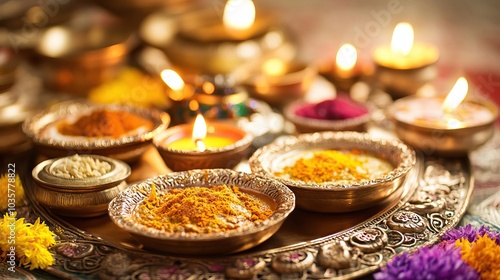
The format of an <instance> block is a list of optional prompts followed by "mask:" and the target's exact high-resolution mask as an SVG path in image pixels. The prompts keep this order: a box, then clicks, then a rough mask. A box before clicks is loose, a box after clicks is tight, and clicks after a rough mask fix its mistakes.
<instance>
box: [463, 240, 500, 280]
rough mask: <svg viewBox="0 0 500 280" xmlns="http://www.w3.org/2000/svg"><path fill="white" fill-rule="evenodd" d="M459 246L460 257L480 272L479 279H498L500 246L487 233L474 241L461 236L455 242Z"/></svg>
mask: <svg viewBox="0 0 500 280" xmlns="http://www.w3.org/2000/svg"><path fill="white" fill-rule="evenodd" d="M455 246H457V247H461V250H460V253H461V254H462V259H463V260H464V261H465V262H466V263H467V264H469V265H470V266H471V267H473V268H474V269H476V270H477V271H478V272H479V273H480V274H481V279H483V280H488V279H492V280H493V279H494V280H497V279H500V246H498V245H497V244H496V243H495V240H492V239H491V238H490V237H488V236H487V235H483V236H480V237H478V238H477V240H476V242H474V243H471V242H469V240H467V239H465V238H462V239H459V240H457V241H456V242H455Z"/></svg>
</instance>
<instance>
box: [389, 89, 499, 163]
mask: <svg viewBox="0 0 500 280" xmlns="http://www.w3.org/2000/svg"><path fill="white" fill-rule="evenodd" d="M415 98H417V97H405V98H402V99H400V100H398V101H396V102H395V103H394V104H393V105H391V107H390V108H389V109H388V117H389V118H390V119H391V120H392V121H393V123H394V126H395V133H396V135H397V136H398V138H399V139H401V140H402V141H404V142H406V143H408V145H410V146H412V147H414V148H415V149H418V150H420V151H422V152H424V153H425V154H426V155H431V154H437V155H441V156H447V157H461V156H465V155H467V153H469V152H471V151H473V150H475V149H477V148H479V147H480V146H482V145H483V144H485V143H486V142H487V141H488V140H489V139H491V138H492V137H493V134H494V132H495V121H496V119H497V118H498V107H497V106H496V104H495V103H493V102H492V101H489V100H487V99H476V100H469V101H468V102H472V103H476V104H480V105H482V106H484V107H486V108H487V109H488V110H490V111H491V113H492V116H493V117H492V118H491V120H490V121H488V122H486V123H484V124H481V125H476V126H466V127H460V128H437V127H428V126H425V125H419V124H414V123H410V122H407V121H404V120H401V119H398V118H396V117H395V112H396V110H397V109H398V107H399V106H400V105H403V104H404V102H407V101H411V100H412V99H415Z"/></svg>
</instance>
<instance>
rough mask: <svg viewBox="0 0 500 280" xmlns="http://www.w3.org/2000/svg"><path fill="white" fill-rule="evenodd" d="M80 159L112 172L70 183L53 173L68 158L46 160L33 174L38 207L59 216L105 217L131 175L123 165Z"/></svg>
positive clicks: (96, 157) (115, 161)
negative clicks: (107, 166)
mask: <svg viewBox="0 0 500 280" xmlns="http://www.w3.org/2000/svg"><path fill="white" fill-rule="evenodd" d="M81 157H92V158H94V159H99V160H100V161H102V162H107V163H108V164H110V166H111V170H110V171H109V172H108V173H106V174H104V175H102V176H97V177H86V178H81V179H80V178H71V179H70V178H64V177H60V176H57V175H55V174H54V173H53V172H52V170H53V169H54V168H55V167H56V166H57V165H58V164H61V162H63V161H64V160H66V159H67V157H64V158H57V159H49V160H45V161H43V162H41V163H39V164H38V165H37V166H36V167H35V168H33V170H32V177H33V179H34V181H35V182H36V185H35V187H34V194H35V198H36V200H37V201H38V203H40V204H41V205H42V206H44V207H47V208H48V209H50V210H52V211H54V212H55V213H57V214H59V215H62V216H69V217H95V216H100V215H103V214H106V212H107V211H108V204H109V202H110V201H111V200H112V199H113V198H115V197H116V196H117V195H118V194H119V193H120V192H121V191H122V190H124V189H126V188H127V183H126V182H125V179H126V178H128V176H129V175H130V172H131V171H130V167H129V166H128V165H127V164H126V163H124V162H122V161H118V160H114V159H111V158H107V157H103V156H98V155H81Z"/></svg>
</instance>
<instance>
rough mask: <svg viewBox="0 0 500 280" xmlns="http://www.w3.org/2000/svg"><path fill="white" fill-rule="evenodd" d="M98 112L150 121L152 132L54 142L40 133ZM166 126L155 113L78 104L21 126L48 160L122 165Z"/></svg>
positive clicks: (53, 109)
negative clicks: (106, 160)
mask: <svg viewBox="0 0 500 280" xmlns="http://www.w3.org/2000/svg"><path fill="white" fill-rule="evenodd" d="M100 109H109V110H115V111H125V112H129V113H134V114H136V115H138V116H142V117H144V118H145V119H147V120H150V121H151V122H152V123H153V128H152V129H149V130H147V131H140V132H138V133H136V134H131V135H124V136H122V137H118V138H111V137H81V136H74V137H64V138H58V137H48V136H46V135H43V133H42V132H43V130H44V129H46V128H47V127H48V126H49V125H54V124H56V123H57V122H58V121H60V120H64V119H68V118H71V117H75V116H78V115H86V114H90V113H92V112H93V111H95V110H100ZM169 122H170V117H169V115H168V114H166V113H164V112H161V111H159V110H153V109H145V108H139V107H134V106H127V105H118V104H113V105H98V104H91V103H82V102H63V103H59V104H56V105H54V106H52V107H51V108H48V109H46V110H44V111H42V112H39V113H38V114H35V115H33V116H32V117H30V118H28V119H26V121H25V122H24V123H23V131H24V133H25V134H26V135H27V137H28V138H29V139H30V140H31V141H32V142H33V143H34V145H35V147H36V148H37V150H38V152H40V153H41V154H43V155H45V156H47V157H49V158H54V157H63V156H68V155H72V154H97V155H103V156H107V157H111V158H114V159H118V160H123V161H126V162H134V161H136V160H137V159H139V157H140V156H141V155H142V153H143V152H144V151H145V149H146V148H147V147H148V145H150V144H151V139H152V138H153V136H154V135H156V134H157V133H158V132H160V131H162V130H164V129H166V127H167V126H168V124H169Z"/></svg>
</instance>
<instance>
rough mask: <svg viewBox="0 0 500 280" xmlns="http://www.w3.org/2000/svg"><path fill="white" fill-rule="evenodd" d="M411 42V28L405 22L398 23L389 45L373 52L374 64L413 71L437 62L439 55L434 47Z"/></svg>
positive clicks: (412, 36)
mask: <svg viewBox="0 0 500 280" xmlns="http://www.w3.org/2000/svg"><path fill="white" fill-rule="evenodd" d="M413 41H414V33H413V27H412V26H411V25H410V24H409V23H406V22H403V23H399V24H398V25H397V26H396V28H394V33H393V35H392V41H391V45H390V46H382V47H379V48H377V49H376V50H375V53H374V60H375V62H376V63H377V64H378V65H379V66H384V67H387V68H394V69H415V68H420V67H424V66H427V65H430V64H433V63H435V62H436V61H437V59H438V57H439V53H438V50H437V48H436V47H435V46H432V45H429V44H424V43H414V42H413Z"/></svg>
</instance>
